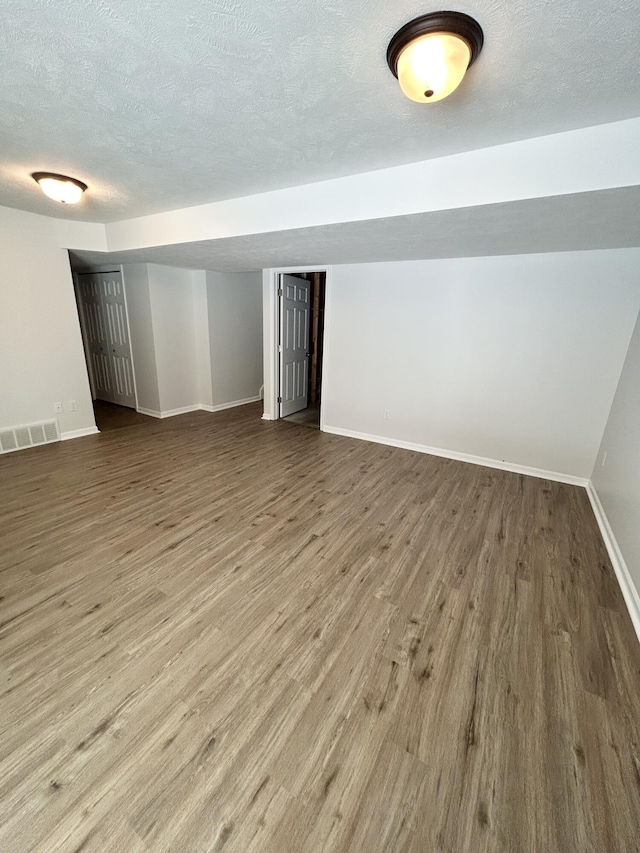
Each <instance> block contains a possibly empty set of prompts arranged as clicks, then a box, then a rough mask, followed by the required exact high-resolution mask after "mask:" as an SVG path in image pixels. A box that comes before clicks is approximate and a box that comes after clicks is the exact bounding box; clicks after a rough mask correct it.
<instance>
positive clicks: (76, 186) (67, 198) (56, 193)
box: [31, 172, 87, 204]
mask: <svg viewBox="0 0 640 853" xmlns="http://www.w3.org/2000/svg"><path fill="white" fill-rule="evenodd" d="M31 177H32V178H33V180H34V181H36V182H37V183H38V184H40V189H41V190H42V192H43V193H44V194H45V195H48V196H49V198H52V199H53V200H54V201H61V202H62V203H63V204H76V203H77V202H79V201H80V199H81V198H82V193H83V192H84V191H85V190H86V189H87V185H86V184H83V183H82V181H77V180H76V179H75V178H68V177H67V176H66V175H56V174H55V173H54V172H34V173H33V174H32V175H31Z"/></svg>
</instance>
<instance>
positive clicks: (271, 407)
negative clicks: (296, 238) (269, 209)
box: [262, 264, 333, 431]
mask: <svg viewBox="0 0 640 853" xmlns="http://www.w3.org/2000/svg"><path fill="white" fill-rule="evenodd" d="M332 270H333V268H332V267H331V266H327V265H326V264H312V265H307V266H299V267H272V268H271V269H266V270H263V271H262V322H263V327H262V331H263V347H264V414H263V415H262V418H263V420H265V421H277V420H279V418H280V407H279V406H278V385H279V380H280V377H279V370H280V358H279V352H278V337H279V323H280V316H279V300H278V279H279V277H280V276H281V275H282V274H290V273H297V272H323V273H325V297H324V300H325V301H324V335H323V358H324V359H325V360H326V358H327V352H328V349H329V347H328V343H329V337H330V327H331V286H332ZM324 377H326V372H324V375H323V383H324ZM324 387H326V386H325V385H323V395H324ZM324 420H325V419H324V407H323V405H322V402H321V403H320V429H321V430H323V431H324Z"/></svg>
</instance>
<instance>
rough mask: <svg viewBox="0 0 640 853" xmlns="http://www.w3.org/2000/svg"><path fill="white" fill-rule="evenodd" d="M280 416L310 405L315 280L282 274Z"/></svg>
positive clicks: (280, 291) (280, 290)
mask: <svg viewBox="0 0 640 853" xmlns="http://www.w3.org/2000/svg"><path fill="white" fill-rule="evenodd" d="M279 295H280V399H279V402H280V417H281V418H286V417H287V415H292V414H294V412H299V411H301V409H304V408H306V406H307V402H308V400H307V394H308V377H309V328H310V321H311V310H310V309H311V282H309V281H305V280H304V279H302V278H296V277H295V276H292V275H281V276H280V288H279Z"/></svg>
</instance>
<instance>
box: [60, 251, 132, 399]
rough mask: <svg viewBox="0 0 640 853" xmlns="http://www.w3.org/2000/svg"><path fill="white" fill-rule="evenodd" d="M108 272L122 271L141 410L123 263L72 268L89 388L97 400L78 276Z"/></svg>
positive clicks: (128, 332) (92, 396) (130, 344)
mask: <svg viewBox="0 0 640 853" xmlns="http://www.w3.org/2000/svg"><path fill="white" fill-rule="evenodd" d="M108 272H119V273H120V281H121V282H122V293H123V295H124V304H125V308H126V315H127V334H128V335H129V349H130V350H131V375H132V378H133V396H134V398H135V401H136V408H135V411H136V412H137V411H139V409H138V383H137V382H136V365H135V359H134V357H133V344H132V343H131V324H130V323H129V300H128V299H127V283H126V281H125V279H124V267H123V265H122V264H98V265H97V266H92V267H90V268H87V269H78V270H72V276H73V289H74V291H75V297H76V307H77V309H78V319H79V320H80V332H81V335H82V346H83V349H84V360H85V363H86V366H87V377H88V379H89V388H90V390H91V399H92V400H94V401H95V400H96V399H97V398H96V390H95V380H94V377H93V370H92V368H91V358H90V354H89V346H88V343H87V326H86V321H85V316H84V309H83V307H82V299H81V298H80V282H79V281H78V276H81V275H99V274H100V273H108Z"/></svg>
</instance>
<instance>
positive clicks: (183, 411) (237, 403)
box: [136, 397, 261, 418]
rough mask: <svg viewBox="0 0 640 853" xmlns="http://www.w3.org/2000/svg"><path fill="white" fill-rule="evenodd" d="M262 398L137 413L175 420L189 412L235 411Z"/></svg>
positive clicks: (138, 410) (143, 410) (142, 410)
mask: <svg viewBox="0 0 640 853" xmlns="http://www.w3.org/2000/svg"><path fill="white" fill-rule="evenodd" d="M260 399H261V398H260V397H247V398H246V399H244V400H232V401H231V402H230V403H219V404H218V405H217V406H208V405H206V404H205V403H198V404H197V405H195V406H183V407H182V408H180V409H166V410H165V411H162V412H158V411H156V409H143V408H142V406H138V408H137V409H136V411H137V412H140V414H141V415H149V417H152V418H173V417H175V415H186V414H188V413H189V412H222V411H224V409H234V408H235V407H236V406H245V405H246V404H247V403H257V402H258V401H259V400H260Z"/></svg>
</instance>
